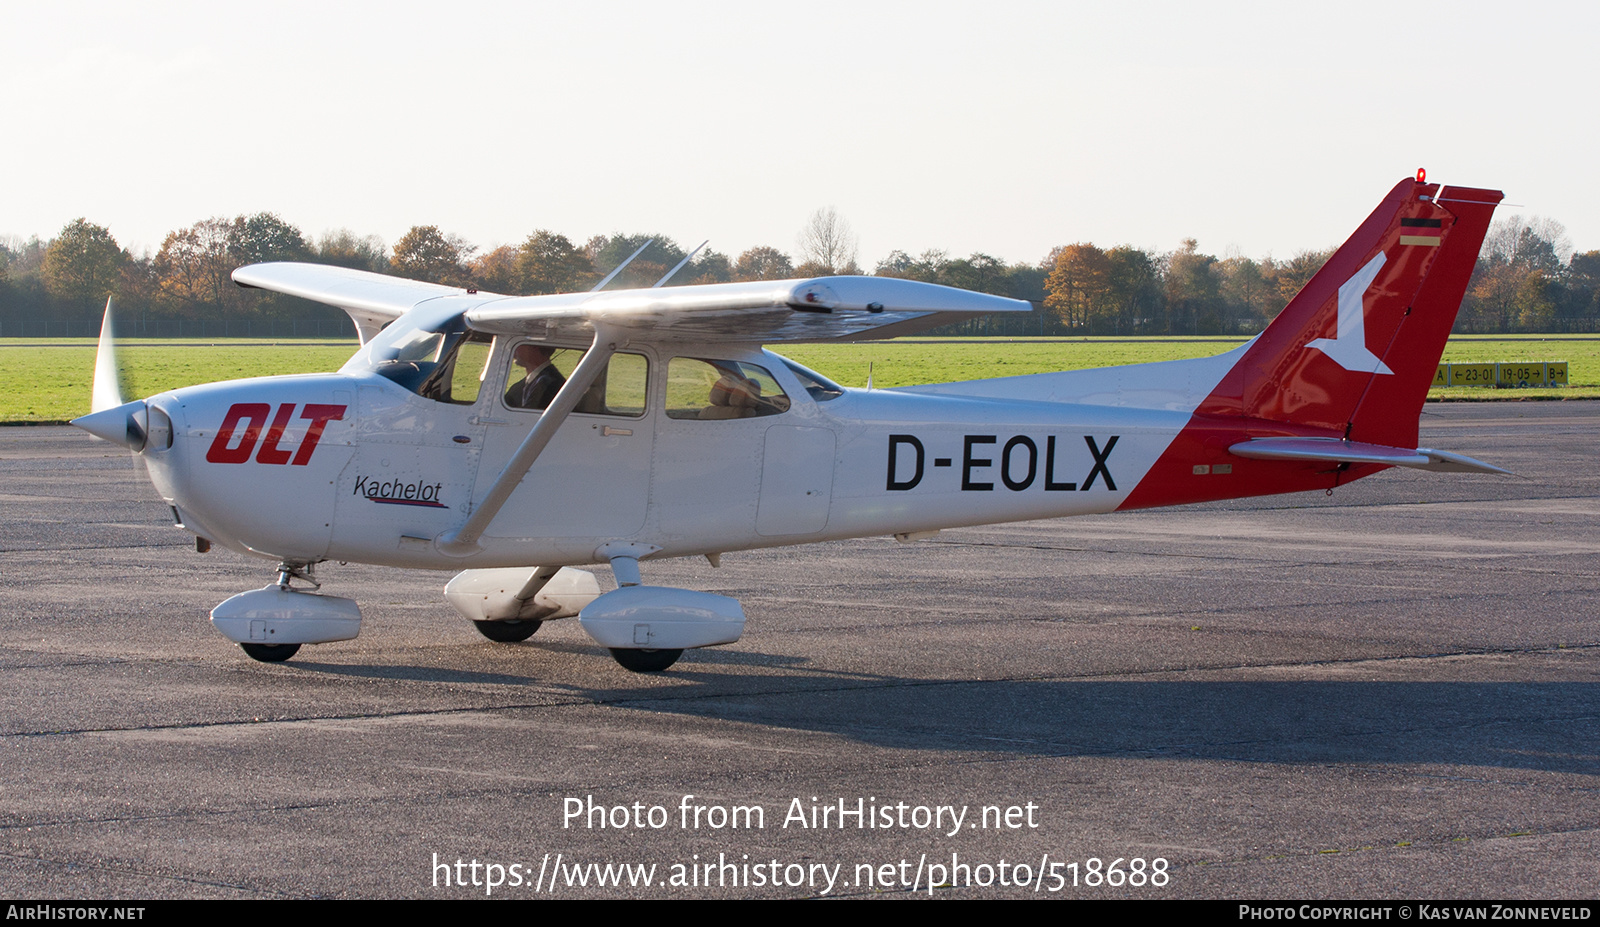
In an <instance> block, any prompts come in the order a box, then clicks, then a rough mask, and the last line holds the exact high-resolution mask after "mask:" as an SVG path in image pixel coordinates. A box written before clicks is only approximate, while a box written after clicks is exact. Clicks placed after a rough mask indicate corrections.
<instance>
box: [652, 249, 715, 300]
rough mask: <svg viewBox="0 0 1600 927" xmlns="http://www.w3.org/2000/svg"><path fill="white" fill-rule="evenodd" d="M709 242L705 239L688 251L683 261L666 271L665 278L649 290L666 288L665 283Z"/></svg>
mask: <svg viewBox="0 0 1600 927" xmlns="http://www.w3.org/2000/svg"><path fill="white" fill-rule="evenodd" d="M710 241H711V239H709V238H707V239H706V240H705V241H702V242H701V243H700V245H699V246H698V247H696V248H695V249H694V250H693V251H690V252H689V253H688V254H686V255H684V256H683V260H681V261H679V262H678V266H676V267H674V268H672V269H671V270H669V271H667V275H666V276H665V277H662V278H661V279H660V280H657V281H656V282H655V285H654V286H652V287H650V289H652V290H653V289H655V288H656V287H659V286H666V284H667V281H668V280H671V279H672V278H673V277H674V276H676V275H677V273H678V271H680V270H683V265H685V264H687V263H689V262H690V261H692V260H694V256H695V255H697V254H699V253H700V249H701V248H704V247H705V246H706V245H707V244H708V243H709V242H710Z"/></svg>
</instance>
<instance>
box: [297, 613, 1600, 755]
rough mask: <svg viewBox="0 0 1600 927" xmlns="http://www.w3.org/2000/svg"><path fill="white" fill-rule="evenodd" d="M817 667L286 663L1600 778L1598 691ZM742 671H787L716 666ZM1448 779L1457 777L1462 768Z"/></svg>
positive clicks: (903, 743) (924, 724)
mask: <svg viewBox="0 0 1600 927" xmlns="http://www.w3.org/2000/svg"><path fill="white" fill-rule="evenodd" d="M540 647H541V649H545V650H553V651H558V652H571V653H572V654H574V655H580V654H581V655H585V656H588V655H592V652H593V650H594V648H593V647H592V646H584V645H581V644H576V643H567V642H554V641H551V642H544V643H543V644H541V645H540ZM809 662H810V661H808V660H806V659H804V658H795V657H788V656H781V655H773V654H761V653H751V652H739V653H732V652H720V653H715V654H714V655H708V654H705V653H702V654H694V655H692V656H691V657H689V658H686V659H685V660H684V661H683V662H680V663H679V664H678V666H677V667H675V668H674V669H673V670H672V671H671V673H670V676H671V678H672V680H673V681H674V682H675V683H677V685H676V686H674V687H673V688H662V687H660V686H659V685H655V684H652V683H645V682H643V681H642V680H641V681H640V682H639V684H630V683H633V682H634V679H635V677H622V678H618V679H617V680H616V681H617V683H618V684H617V685H615V686H611V687H605V688H601V687H595V686H583V685H578V684H573V683H557V682H554V681H552V680H540V679H536V678H533V677H527V676H519V675H513V674H505V673H484V672H474V671H466V670H460V669H451V668H442V667H424V666H403V665H366V666H350V665H336V664H326V663H311V662H304V661H302V662H297V663H294V664H289V666H291V667H292V668H293V669H296V670H298V671H301V672H308V673H316V674H323V673H327V674H334V675H340V676H354V677H368V678H380V679H391V680H396V681H425V682H445V683H456V684H469V685H485V684H487V685H494V686H506V687H520V686H541V688H542V689H543V691H544V692H549V691H550V688H551V687H554V688H555V689H556V690H558V691H564V692H566V693H568V694H570V695H572V696H576V697H577V698H578V699H580V700H581V701H583V702H589V703H599V704H609V705H619V706H623V707H627V708H631V709H635V710H641V711H646V712H652V713H660V714H667V715H676V716H680V717H683V718H703V719H714V720H717V721H722V722H734V723H742V724H751V725H756V726H759V727H766V728H787V729H798V730H805V731H811V732H814V733H819V734H824V735H830V736H836V737H839V738H843V739H845V740H850V741H857V742H860V743H863V744H869V745H873V746H878V747H893V748H907V749H918V750H945V751H970V752H976V753H984V754H1000V755H1007V754H1010V755H1018V756H1040V755H1045V756H1062V757H1074V756H1076V757H1085V756H1098V757H1120V756H1126V757H1138V758H1152V757H1155V758H1161V757H1166V758H1171V759H1175V760H1184V759H1194V760H1226V761H1236V762H1249V763H1277V764H1290V765H1294V764H1307V765H1327V764H1368V763H1370V764H1406V765H1417V764H1422V765H1439V766H1444V767H1461V766H1468V767H1471V766H1478V767H1494V768H1501V769H1512V770H1525V771H1530V772H1531V771H1541V772H1554V773H1573V774H1580V775H1597V774H1600V749H1597V748H1596V747H1595V744H1597V743H1600V684H1597V683H1590V682H1453V681H1445V682H1439V681H1427V682H1407V681H1372V680H1360V681H1345V680H1298V681H1296V680H1270V681H1250V680H1226V681H1194V682H1187V681H1174V680H1170V679H1159V680H1157V679H1152V680H1148V681H1141V680H1128V679H1118V680H998V681H986V680H979V681H972V680H959V679H928V678H913V677H896V676H888V675H877V674H869V673H858V672H834V671H829V670H824V669H818V668H815V667H807V666H805V665H804V664H807V663H809ZM734 664H737V665H738V666H735V665H734ZM740 666H743V667H753V666H763V667H767V668H776V669H779V670H780V671H781V675H778V676H773V675H765V676H761V677H759V678H756V677H752V676H749V675H747V674H745V673H741V672H735V673H734V674H732V675H730V674H729V673H725V672H721V671H720V670H721V669H722V668H723V667H728V668H731V669H735V670H738V669H739V667H740ZM684 683H688V685H684ZM502 694H503V693H502ZM507 707H508V708H526V707H528V706H526V705H520V706H507ZM489 710H495V709H489ZM1441 774H1444V773H1443V772H1442V773H1441ZM1448 775H1449V776H1450V777H1453V778H1463V777H1462V776H1461V775H1460V770H1452V771H1451V772H1450V773H1449V774H1448ZM1465 778H1471V777H1470V776H1467V777H1465Z"/></svg>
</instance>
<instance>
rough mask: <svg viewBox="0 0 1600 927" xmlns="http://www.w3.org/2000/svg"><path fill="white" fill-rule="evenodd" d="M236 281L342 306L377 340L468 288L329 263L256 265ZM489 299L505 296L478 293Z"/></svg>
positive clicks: (364, 336)
mask: <svg viewBox="0 0 1600 927" xmlns="http://www.w3.org/2000/svg"><path fill="white" fill-rule="evenodd" d="M233 282H234V283H237V284H238V285H239V286H242V287H247V288H250V289H261V290H271V291H273V292H274V293H285V294H287V295H289V296H298V297H300V298H301V299H309V300H311V301H312V302H318V303H324V304H326V305H329V306H338V307H339V308H340V309H343V310H344V311H345V313H346V314H347V315H349V316H350V321H352V322H354V323H355V326H356V333H357V334H358V335H359V336H360V338H361V343H362V344H366V343H367V342H368V341H370V340H372V336H373V335H376V334H377V333H378V332H379V331H380V330H381V329H382V328H383V327H384V326H385V325H388V324H389V323H390V322H393V321H394V320H395V319H398V318H400V317H401V316H402V315H405V314H406V313H407V312H409V311H411V309H412V307H414V306H416V305H417V304H418V303H422V302H426V301H427V300H430V299H437V298H439V297H441V296H465V295H467V294H468V292H469V291H468V290H465V289H463V288H461V287H454V286H445V285H443V284H439V283H423V282H421V281H420V280H407V279H405V278H403V277H390V276H387V275H385V274H374V273H371V272H368V271H365V270H352V269H351V268H348V267H334V266H331V265H328V264H294V263H288V262H279V263H273V264H251V265H250V266H248V267H241V268H239V269H238V270H235V271H234V272H233ZM476 295H478V296H481V297H482V298H484V299H504V298H505V297H501V296H495V295H494V294H492V293H477V294H476Z"/></svg>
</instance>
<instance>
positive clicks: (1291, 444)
mask: <svg viewBox="0 0 1600 927" xmlns="http://www.w3.org/2000/svg"><path fill="white" fill-rule="evenodd" d="M1228 453H1230V454H1233V455H1234V456H1236V457H1248V458H1250V459H1252V460H1321V461H1328V462H1330V463H1359V464H1382V465H1383V466H1387V467H1410V468H1412V469H1414V470H1433V471H1436V472H1439V473H1505V474H1509V473H1510V472H1511V471H1509V470H1502V469H1500V468H1499V467H1495V466H1491V465H1489V464H1486V463H1484V462H1483V461H1481V460H1474V459H1472V458H1471V457H1467V456H1465V455H1463V454H1452V453H1451V452H1449V451H1436V450H1434V449H1433V448H1429V447H1419V448H1415V449H1413V450H1407V449H1406V448H1403V447H1388V446H1387V445H1383V444H1363V443H1361V442H1360V441H1344V440H1341V439H1339V438H1255V439H1253V440H1250V441H1243V442H1240V443H1239V444H1235V445H1233V446H1232V447H1230V448H1228Z"/></svg>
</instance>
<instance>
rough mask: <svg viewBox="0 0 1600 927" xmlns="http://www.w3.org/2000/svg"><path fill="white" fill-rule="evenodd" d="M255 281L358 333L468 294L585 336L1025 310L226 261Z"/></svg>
mask: <svg viewBox="0 0 1600 927" xmlns="http://www.w3.org/2000/svg"><path fill="white" fill-rule="evenodd" d="M233 279H234V281H235V282H237V283H239V284H240V285H241V286H251V287H259V288H261V289H267V290H273V291H275V292H279V293H287V294H289V295H292V296H299V297H302V298H305V299H310V300H314V301H316V302H321V303H326V304H328V305H332V306H338V307H339V308H340V309H343V310H344V311H345V312H346V313H348V314H349V315H350V318H351V319H352V320H353V321H354V322H355V324H356V328H357V329H358V330H359V331H360V333H361V340H362V343H365V342H366V341H367V339H369V338H370V337H371V336H372V335H373V334H375V333H376V332H377V331H378V329H380V328H382V326H383V325H384V324H386V323H388V322H390V321H393V320H395V319H397V318H399V317H400V316H401V315H403V314H405V313H406V312H409V311H410V310H411V309H412V308H414V307H415V306H418V305H420V304H421V303H423V302H427V301H429V300H432V299H437V298H440V297H447V296H449V297H461V296H469V297H475V298H476V299H477V300H479V302H477V303H476V304H475V305H469V306H468V307H467V308H466V309H465V318H466V322H467V324H468V325H469V326H470V327H472V328H474V329H476V330H478V331H482V332H489V333H492V334H505V335H537V336H540V337H546V338H551V337H566V338H580V339H587V338H588V337H590V336H592V332H593V327H594V325H596V324H597V323H603V324H605V325H606V327H608V328H610V329H613V330H622V331H625V332H627V333H629V334H632V335H633V336H635V337H638V338H640V339H641V340H660V341H694V342H718V341H736V342H745V343H749V342H760V343H763V344H773V343H778V342H796V341H856V340H862V339H867V338H874V339H876V338H893V337H896V336H899V335H905V334H910V333H913V332H918V331H923V330H925V329H928V328H933V327H935V326H939V325H945V324H948V323H950V322H959V321H961V320H963V319H968V318H972V317H973V316H976V315H983V314H986V313H990V312H1027V311H1029V310H1030V309H1031V308H1032V306H1031V305H1030V304H1029V303H1027V302H1026V301H1024V300H1019V299H1007V298H1006V297H1003V296H990V295H987V294H983V293H973V292H969V291H967V290H958V289H953V288H951V287H946V286H938V285H936V284H932V283H919V282H917V281H914V280H900V279H897V278H893V277H818V278H813V279H807V280H779V281H763V282H757V283H715V284H704V285H697V286H680V287H656V288H650V289H634V290H609V291H601V292H598V293H562V294H555V295H549V296H520V297H506V296H498V295H495V294H491V293H474V292H472V291H469V290H464V289H461V288H458V287H448V286H441V285H439V284H432V283H420V282H417V281H413V280H404V279H401V278H398V277H388V276H384V275H382V274H373V273H367V272H365V271H357V270H349V269H347V268H341V267H326V266H321V265H316V264H288V263H279V264H253V265H251V266H249V267H241V268H239V269H238V270H236V271H234V272H233Z"/></svg>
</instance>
